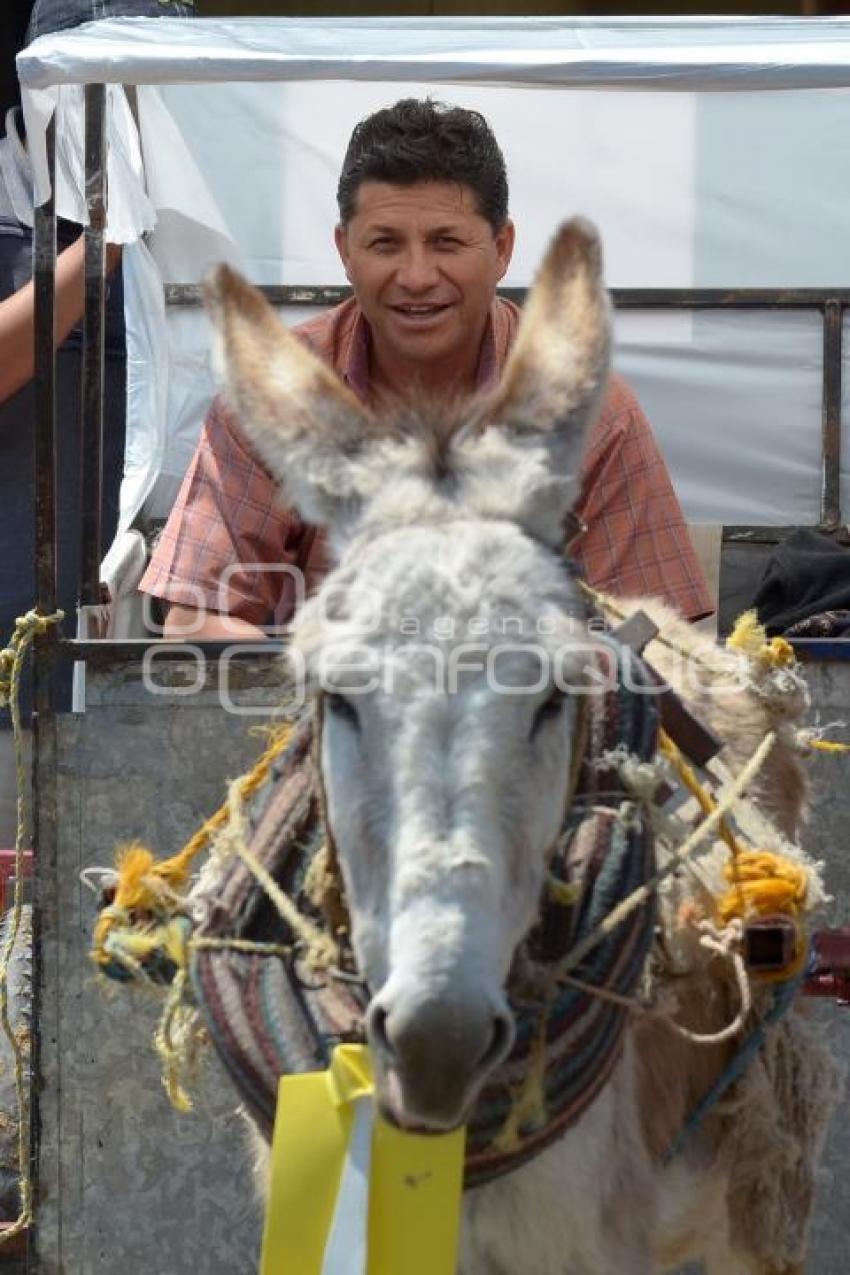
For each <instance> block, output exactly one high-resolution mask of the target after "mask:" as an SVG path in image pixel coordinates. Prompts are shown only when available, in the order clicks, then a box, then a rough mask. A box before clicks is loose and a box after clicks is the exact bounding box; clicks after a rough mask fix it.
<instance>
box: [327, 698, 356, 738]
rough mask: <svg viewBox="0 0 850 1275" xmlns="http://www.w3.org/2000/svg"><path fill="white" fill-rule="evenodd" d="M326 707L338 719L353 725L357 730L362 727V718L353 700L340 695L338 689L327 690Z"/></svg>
mask: <svg viewBox="0 0 850 1275" xmlns="http://www.w3.org/2000/svg"><path fill="white" fill-rule="evenodd" d="M325 709H326V711H327V712H329V713H332V714H333V716H334V717H336V718H337V719H338V720H340V721H344V722H347V723H348V725H349V726H353V727H354V729H355V730H359V729H360V718H359V717H358V716H357V709H356V708H355V707H354V705H353V704H352V702H351V700H349V699H346V698H345V696H344V695H340V694H338V693H337V692H336V691H329V692H327V693H326V694H325Z"/></svg>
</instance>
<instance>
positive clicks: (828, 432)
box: [820, 299, 844, 527]
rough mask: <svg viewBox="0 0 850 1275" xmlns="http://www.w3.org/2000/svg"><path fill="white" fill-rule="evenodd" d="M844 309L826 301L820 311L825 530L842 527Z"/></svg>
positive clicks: (837, 303) (835, 302)
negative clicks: (821, 321)
mask: <svg viewBox="0 0 850 1275" xmlns="http://www.w3.org/2000/svg"><path fill="white" fill-rule="evenodd" d="M843 321H844V306H843V305H842V303H841V301H839V300H837V299H835V300H829V301H827V303H826V305H825V306H824V312H823V409H822V434H821V449H822V457H823V473H822V480H821V514H820V520H821V524H822V525H823V526H824V527H838V526H840V525H841V478H840V475H841V336H842V327H843Z"/></svg>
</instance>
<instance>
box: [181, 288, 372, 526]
mask: <svg viewBox="0 0 850 1275" xmlns="http://www.w3.org/2000/svg"><path fill="white" fill-rule="evenodd" d="M205 297H206V303H207V308H208V310H209V312H210V315H211V318H212V320H213V324H214V326H215V329H216V334H217V338H218V339H217V347H216V351H215V353H216V365H217V370H218V372H219V375H220V376H221V379H222V380H223V382H224V392H225V396H226V398H227V399H228V401H229V402H230V403H231V404H232V406H233V408H234V409H235V411H236V415H237V417H238V420H239V424H240V426H241V428H242V430H243V432H244V433H245V435H246V437H247V438H248V439H249V441H250V442H251V443H253V445H254V447H255V448H256V450H257V451H258V453H259V455H260V456H261V457H262V459H263V460H264V461H265V464H266V465H267V467H268V469H269V470H270V471H271V473H272V475H273V476H274V477H275V478H276V479H277V480H278V481H279V482H280V484H281V486H282V487H283V489H284V492H285V494H286V496H287V498H288V499H289V500H290V501H291V502H292V503H293V504H295V505H297V506H298V508H299V510H300V511H301V513H302V514H303V515H304V517H305V518H306V519H307V520H308V521H309V522H320V523H325V524H334V523H336V524H339V523H340V522H347V521H350V520H351V519H352V518H353V517H355V516H356V515H357V513H359V510H360V507H361V504H362V484H361V481H360V480H361V477H362V473H363V463H362V462H363V456H362V453H363V452H364V450H365V449H366V447H367V443H368V442H369V440H370V438H371V436H372V426H373V420H372V417H371V415H370V414H369V413H368V412H367V411H366V409H365V408H364V407H363V405H362V404H361V403H360V401H359V399H358V398H357V397H356V396H355V395H354V394H353V393H352V392H351V390H349V389H348V388H347V386H345V385H343V384H342V382H341V381H340V380H339V378H338V377H337V375H336V374H335V373H334V372H333V371H332V370H331V369H330V368H329V367H327V366H326V365H325V364H324V363H323V362H321V360H320V359H318V358H317V357H316V356H315V355H314V354H313V353H311V351H310V350H308V349H307V347H306V346H305V344H304V342H303V341H301V340H299V338H298V337H296V336H294V335H293V334H292V333H291V332H290V331H289V329H288V328H286V327H285V326H284V325H283V324H282V323H281V322H280V320H279V319H278V317H277V315H276V314H275V313H274V311H273V310H272V308H271V306H270V305H269V304H268V302H267V301H266V299H265V298H264V297H263V295H262V294H261V293H260V292H258V291H257V289H256V288H253V287H252V286H251V285H250V284H249V283H247V282H246V281H245V280H244V279H243V278H242V277H241V275H238V274H237V273H236V272H235V271H234V270H231V269H230V267H229V266H219V267H218V269H217V270H215V271H214V272H213V274H212V276H211V277H210V279H209V280H208V281H207V283H206V285H205Z"/></svg>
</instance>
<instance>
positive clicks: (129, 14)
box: [26, 0, 195, 44]
mask: <svg viewBox="0 0 850 1275" xmlns="http://www.w3.org/2000/svg"><path fill="white" fill-rule="evenodd" d="M194 16H195V5H194V0H35V4H34V6H33V11H32V15H31V17H30V24H29V27H28V29H27V37H26V42H27V44H29V43H30V41H32V40H34V39H35V38H36V36H39V35H47V33H48V32H49V31H64V30H65V29H66V28H67V27H77V26H79V25H80V23H81V22H95V21H96V20H97V19H98V18H192V17H194Z"/></svg>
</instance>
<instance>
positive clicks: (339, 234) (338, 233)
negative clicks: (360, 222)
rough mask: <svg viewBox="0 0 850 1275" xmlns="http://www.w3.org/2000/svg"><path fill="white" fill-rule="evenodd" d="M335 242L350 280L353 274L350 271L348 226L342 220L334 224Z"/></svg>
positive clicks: (347, 277)
mask: <svg viewBox="0 0 850 1275" xmlns="http://www.w3.org/2000/svg"><path fill="white" fill-rule="evenodd" d="M334 243H335V244H336V250H337V252H338V253H339V259H340V261H341V262H342V268H343V270H344V271H345V277H346V279H349V280H350V279H351V275H350V274H349V273H348V257H349V252H348V227H347V226H344V225H343V224H342V223H341V222H340V223H339V224H338V225H336V226H334Z"/></svg>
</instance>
